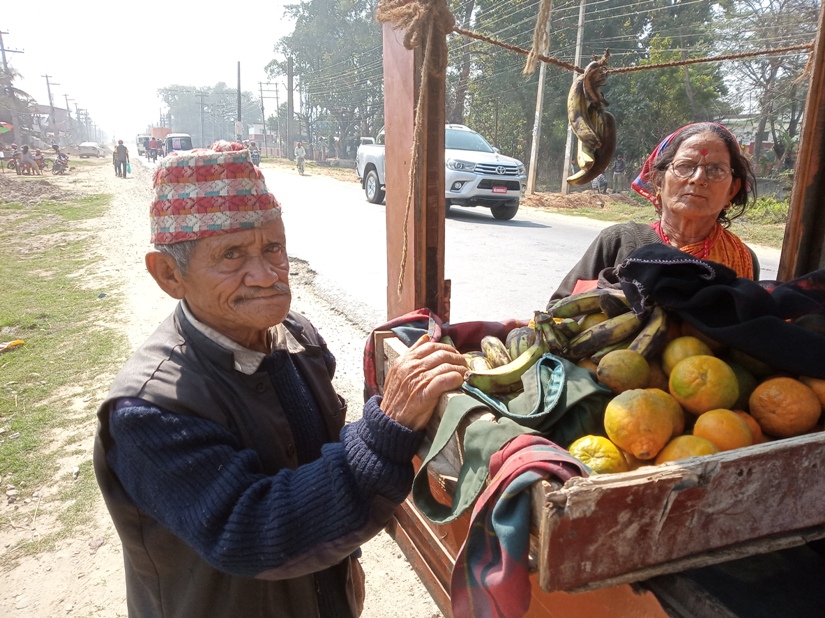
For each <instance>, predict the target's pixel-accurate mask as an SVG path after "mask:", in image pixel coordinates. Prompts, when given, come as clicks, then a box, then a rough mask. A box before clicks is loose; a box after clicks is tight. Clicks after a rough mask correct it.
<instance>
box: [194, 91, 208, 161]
mask: <svg viewBox="0 0 825 618" xmlns="http://www.w3.org/2000/svg"><path fill="white" fill-rule="evenodd" d="M195 96H196V97H200V100H201V148H206V142H205V141H204V139H203V98H204V97H205V96H206V95H205V94H196V95H195Z"/></svg>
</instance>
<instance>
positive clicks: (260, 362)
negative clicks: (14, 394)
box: [94, 142, 467, 618]
mask: <svg viewBox="0 0 825 618" xmlns="http://www.w3.org/2000/svg"><path fill="white" fill-rule="evenodd" d="M230 181H231V182H230ZM217 187H221V188H223V190H222V191H217V190H216V188H217ZM184 210H185V211H186V214H185V215H181V214H180V213H181V212H183V211H184ZM150 225H151V242H152V243H154V245H155V250H154V251H151V252H149V253H148V254H147V255H146V259H145V262H146V267H147V270H148V271H149V273H150V274H151V276H152V277H153V278H154V279H155V281H156V282H157V284H158V285H159V286H160V288H161V289H163V290H164V291H165V292H166V293H167V294H169V295H170V296H172V297H173V298H175V299H178V301H179V303H178V305H177V307H176V308H175V310H174V312H173V313H172V315H170V316H169V317H168V318H167V319H166V320H165V321H164V322H163V323H162V324H161V325H160V326H159V327H158V329H157V330H156V331H155V333H154V334H152V335H150V337H149V339H148V340H147V341H146V343H145V344H143V345H142V346H141V347H140V348H139V349H138V350H137V351H136V352H135V354H134V355H133V356H132V358H131V359H130V360H129V361H128V362H127V363H126V365H125V367H123V369H122V370H121V371H120V373H119V374H118V375H117V377H116V378H115V380H114V383H113V384H112V387H111V389H110V391H109V394H108V397H107V398H106V400H105V401H104V402H103V404H102V405H101V406H100V409H99V412H98V418H99V425H98V431H97V436H96V441H95V449H94V466H95V473H96V476H97V480H98V484H99V486H100V489H101V492H102V494H103V496H104V499H105V502H106V505H107V507H108V509H109V512H110V514H111V516H112V519H113V521H114V524H115V527H116V529H117V531H118V534H119V536H120V539H121V542H122V544H123V555H124V560H125V564H126V594H127V600H128V607H129V615H130V617H131V618H146V617H156V616H170V617H171V616H209V617H210V618H224V617H232V618H241V617H244V618H245V617H247V616H279V617H281V618H303V617H306V616H317V617H324V618H326V617H339V616H341V617H346V618H355V617H357V616H358V615H360V612H361V609H362V607H363V598H364V591H365V588H364V581H363V571H361V568H360V566H359V564H358V556H359V555H360V549H359V547H360V546H361V545H362V544H363V543H364V542H365V541H367V540H368V539H370V538H372V537H373V536H374V535H376V534H377V533H379V532H380V531H381V530H382V529H383V528H384V527H385V526H386V525H387V523H388V522H389V520H390V518H391V516H392V514H393V512H394V511H395V509H396V508H397V507H398V506H399V505H400V504H401V503H402V502H403V501H404V499H405V498H406V496H407V495H408V493H409V491H410V489H411V485H412V479H413V464H412V459H413V456H414V454H415V453H416V451H417V450H418V448H419V446H420V444H421V442H422V441H423V439H424V435H425V434H424V431H423V430H424V428H425V426H426V425H427V423H428V421H429V419H430V417H431V415H432V413H433V410H434V407H435V405H436V403H437V401H438V399H439V398H440V396H441V395H442V394H443V393H445V392H447V391H449V390H452V389H455V388H458V387H459V386H460V385H461V384H462V383H463V380H464V374H465V373H466V371H467V367H466V364H465V362H464V358H463V357H462V356H461V355H460V354H459V353H458V352H457V351H456V350H455V349H454V348H452V347H451V346H447V345H445V344H442V343H435V342H431V341H429V340H428V338H427V337H426V336H425V337H422V339H421V340H419V341H418V342H417V343H416V344H414V345H413V346H411V347H410V349H409V350H408V351H407V352H406V353H405V354H403V355H402V356H401V357H400V358H399V359H398V360H397V361H396V362H395V363H394V364H393V366H392V367H391V368H390V370H389V372H388V374H387V376H386V380H385V383H384V392H383V396H376V397H372V398H370V399H369V400H368V401H367V402H366V403H365V404H364V406H363V412H362V415H361V418H359V419H358V420H356V421H354V422H352V423H349V424H345V414H346V409H347V406H346V402H345V401H344V400H343V399H342V398H341V397H340V396H339V395H338V394H337V393H336V392H335V389H334V387H333V384H332V378H333V375H334V372H335V357H334V356H333V354H332V352H331V351H330V350H329V349H328V347H327V345H326V343H325V341H324V338H323V337H322V335H321V334H320V332H319V331H318V329H317V328H316V326H315V325H314V324H313V323H311V322H310V321H309V320H308V319H307V318H305V317H304V316H302V315H300V314H299V313H297V312H295V311H292V310H291V307H290V305H291V291H290V285H289V260H288V255H287V236H286V230H285V228H284V223H283V220H282V219H281V209H280V206H279V204H278V202H277V201H276V198H275V197H274V195H273V194H272V193H270V192H269V190H268V189H267V187H266V185H265V182H264V178H263V175H262V173H261V171H260V170H259V169H258V168H257V167H256V166H255V165H254V164H253V163H252V160H251V154H250V152H249V151H248V150H245V149H243V148H242V146H241V145H240V144H230V143H228V142H216V143H215V144H213V145H212V146H211V147H210V148H209V149H196V150H192V151H190V152H185V153H182V154H179V155H178V156H176V157H167V158H164V159H161V160H160V162H159V164H158V169H157V171H156V172H155V176H154V201H153V203H152V205H151V210H150ZM376 585H380V584H379V583H378V582H376Z"/></svg>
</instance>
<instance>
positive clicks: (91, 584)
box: [0, 159, 441, 618]
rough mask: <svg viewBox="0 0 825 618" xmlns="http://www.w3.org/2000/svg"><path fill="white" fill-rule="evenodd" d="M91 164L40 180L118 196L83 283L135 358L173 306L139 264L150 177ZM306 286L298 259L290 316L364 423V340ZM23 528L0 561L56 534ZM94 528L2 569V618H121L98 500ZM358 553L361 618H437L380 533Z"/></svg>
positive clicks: (308, 280)
mask: <svg viewBox="0 0 825 618" xmlns="http://www.w3.org/2000/svg"><path fill="white" fill-rule="evenodd" d="M96 163H98V165H94V166H84V167H78V168H77V169H75V170H73V171H72V172H71V173H70V174H69V175H67V176H57V177H54V176H51V175H48V176H44V177H43V178H44V179H45V180H47V181H48V182H49V183H50V184H52V185H54V186H55V187H56V188H57V189H59V190H67V191H73V192H80V193H85V194H97V193H109V194H112V195H113V196H114V199H113V200H112V204H111V208H110V210H109V212H108V214H107V216H106V217H104V218H101V219H99V220H95V221H93V222H92V223H91V227H92V233H93V234H94V237H95V242H96V248H95V250H94V253H93V255H91V256H90V267H89V269H88V270H87V271H86V272H84V273H82V277H83V279H84V281H85V284H86V285H88V286H89V287H92V288H94V289H100V290H102V291H103V292H104V293H105V294H106V298H105V300H106V302H108V303H110V304H111V305H112V306H115V307H117V311H116V316H117V317H116V318H115V320H114V322H113V323H112V324H109V326H111V327H112V328H115V329H117V330H118V331H119V332H121V333H123V334H125V335H126V337H127V338H128V341H129V345H130V349H134V348H135V347H137V346H138V345H139V344H140V343H142V342H143V341H144V340H145V339H146V337H147V336H148V335H149V334H150V333H151V332H152V331H153V330H154V328H155V327H156V326H157V325H158V324H159V323H160V322H161V321H162V320H163V319H164V318H165V317H166V316H167V315H168V314H169V313H170V312H171V310H172V308H173V307H174V301H173V300H172V299H170V298H169V297H167V296H165V295H164V294H163V292H162V291H161V290H160V289H159V288H158V287H157V285H156V284H155V283H154V281H153V280H152V279H151V277H150V276H149V274H148V273H147V272H146V270H145V267H144V265H143V256H144V254H145V253H146V251H147V250H149V249H150V248H151V247H150V245H149V244H148V237H149V226H148V221H147V214H148V209H149V204H150V200H151V170H150V169H148V168H147V167H145V166H144V165H142V164H140V163H138V162H133V164H132V172H133V174H132V176H131V177H129V178H127V179H120V178H117V177H115V174H114V169H113V167H112V165H111V163H110V162H109V160H103V159H102V160H100V161H97V162H96ZM312 279H313V273H312V271H311V270H310V269H309V268H308V265H307V264H305V263H303V262H301V261H299V260H294V261H293V264H292V276H291V283H292V287H293V307H294V308H295V309H296V310H298V311H300V312H301V313H303V314H304V315H306V316H307V317H309V318H310V319H311V320H312V321H313V322H314V323H315V324H316V325H318V327H319V329H320V330H321V332H322V333H323V335H324V337H325V338H326V339H327V341H328V343H329V345H330V348H331V349H332V350H333V352H334V353H335V354H336V357H337V359H338V372H337V375H336V388H337V389H338V391H339V392H340V393H341V394H342V395H343V396H344V397H345V398H346V399H347V400H348V402H349V404H350V405H349V409H350V419H349V420H354V419H355V418H357V417H358V416H359V415H360V404H361V402H362V401H363V398H362V388H363V373H362V366H361V363H362V358H361V356H362V352H363V348H364V343H365V342H366V337H367V333H366V332H364V331H363V330H361V329H360V328H358V327H357V326H355V325H354V324H353V323H352V322H351V321H349V320H348V319H347V318H346V316H345V315H343V314H342V313H341V312H340V311H338V310H337V309H335V308H333V307H330V306H329V305H327V304H326V303H324V302H323V301H321V300H320V299H318V298H317V297H316V296H315V295H314V293H313V290H312ZM125 359H126V357H125V356H124V358H119V359H113V362H112V367H111V372H110V373H109V374H107V375H101V376H100V377H99V379H97V380H96V381H95V385H93V386H92V388H91V389H90V390H87V392H86V394H85V396H84V397H83V398H82V399H83V401H85V403H86V404H87V409H88V408H91V409H93V408H94V407H95V406H96V404H97V402H100V401H102V399H103V398H104V397H105V394H106V391H107V389H108V385H109V383H110V382H111V379H112V378H113V377H114V374H115V373H116V372H117V370H118V369H119V367H120V366H121V365H122V364H123V362H124V361H125ZM91 416H92V415H89V414H87V417H89V418H88V420H87V421H86V422H85V427H84V430H83V432H82V435H83V436H84V438H83V439H82V442H81V443H78V444H77V445H73V447H76V448H74V450H75V451H77V453H78V454H76V455H74V456H73V457H72V458H70V459H68V460H66V461H65V463H63V464H62V467H64V468H66V467H67V468H68V470H69V471H71V470H72V468H73V466H76V465H78V463H80V462H82V461H90V460H91V456H92V446H93V440H94V429H95V427H94V421H93V420H92V419H91ZM61 448H62V447H61ZM61 473H65V470H63V471H62V472H61ZM4 502H5V501H4ZM331 506H332V505H331ZM13 508H14V507H13V505H11V506H9V505H6V504H5V503H4V504H3V505H2V506H0V516H2V515H5V514H8V510H9V509H13ZM30 510H32V509H30ZM45 510H46V509H44V511H45ZM3 519H6V518H3ZM7 521H10V519H8V520H7ZM27 521H28V525H26V526H24V527H19V526H18V527H16V528H14V527H11V526H2V527H0V554H1V553H2V549H3V546H5V547H6V548H8V547H9V546H10V545H11V544H12V543H15V542H17V541H18V540H20V539H21V538H24V537H26V536H30V537H35V536H36V535H44V534H46V533H47V532H48V531H49V526H53V525H55V524H54V523H53V518H51V517H49V516H48V514H47V513H46V514H44V513H41V516H40V517H38V516H37V511H36V510H34V513H33V515H32V516H30V517H29V519H28V520H27ZM93 521H94V525H93V526H92V527H91V528H90V529H87V530H83V531H82V532H81V533H80V534H78V535H76V536H75V537H74V538H70V539H66V540H64V541H62V542H60V543H59V544H58V546H57V547H56V548H55V549H54V550H52V551H48V552H44V553H40V554H37V555H35V556H31V557H29V558H26V559H24V560H22V561H21V563H20V564H19V565H18V566H17V567H16V568H14V569H13V570H9V571H7V570H5V569H3V568H2V567H0V616H3V617H4V618H17V617H20V618H54V617H57V616H68V617H69V618H73V617H83V618H115V617H124V616H126V615H127V612H126V603H125V586H124V582H123V565H122V555H121V550H120V542H119V539H118V537H117V534H116V532H115V530H114V527H113V526H112V524H111V521H110V520H109V515H108V513H107V511H106V508H105V506H104V504H103V500H102V499H100V498H98V499H97V501H96V503H95V506H94V519H93ZM363 552H364V556H363V559H362V564H363V566H364V570H365V572H366V577H367V600H366V606H365V610H364V613H363V616H364V618H438V617H440V616H441V613H440V612H439V611H438V608H437V606H436V605H435V603H434V602H433V601H432V599H431V598H430V596H429V595H428V593H427V592H426V590H425V589H424V586H423V585H422V584H421V582H420V581H419V580H418V578H417V576H416V575H415V573H414V572H413V570H412V569H411V568H410V566H409V564H408V563H407V561H406V560H405V559H404V557H403V555H402V554H401V551H400V550H399V549H398V547H397V546H396V545H395V543H394V542H393V541H392V539H390V537H389V536H388V535H387V534H386V533H381V534H380V535H379V536H377V537H376V538H375V539H373V540H372V541H370V542H369V543H367V544H366V545H365V546H364V548H363Z"/></svg>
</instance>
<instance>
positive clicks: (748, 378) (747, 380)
mask: <svg viewBox="0 0 825 618" xmlns="http://www.w3.org/2000/svg"><path fill="white" fill-rule="evenodd" d="M723 360H724V361H725V362H726V363H727V364H728V367H730V368H731V369H733V373H735V374H736V381H737V382H738V383H739V397H738V399H737V400H736V403H734V404H733V408H734V409H736V410H745V409H747V407H748V399H750V396H751V393H752V392H753V389H755V388H756V385H757V384H759V380H757V379H756V376H755V375H753V374H752V373H751V372H750V371H748V370H747V369H746V368H745V367H743V366H742V365H740V364H739V363H737V362H735V361H732V360H729V359H727V358H725V359H723Z"/></svg>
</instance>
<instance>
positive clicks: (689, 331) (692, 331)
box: [681, 321, 725, 354]
mask: <svg viewBox="0 0 825 618" xmlns="http://www.w3.org/2000/svg"><path fill="white" fill-rule="evenodd" d="M681 332H682V335H684V336H688V337H696V338H697V339H701V340H702V341H704V342H705V343H706V344H707V345H708V347H709V348H710V349H711V350H712V351H713V353H714V354H719V353H720V352H722V351H723V350H724V349H725V344H724V343H719V342H718V341H716V340H715V339H711V338H710V337H708V336H707V335H706V334H705V333H703V332H702V331H700V330H699V329H698V328H696V327H695V326H694V325H693V324H691V323H690V322H684V321H683V322H682V327H681Z"/></svg>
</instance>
